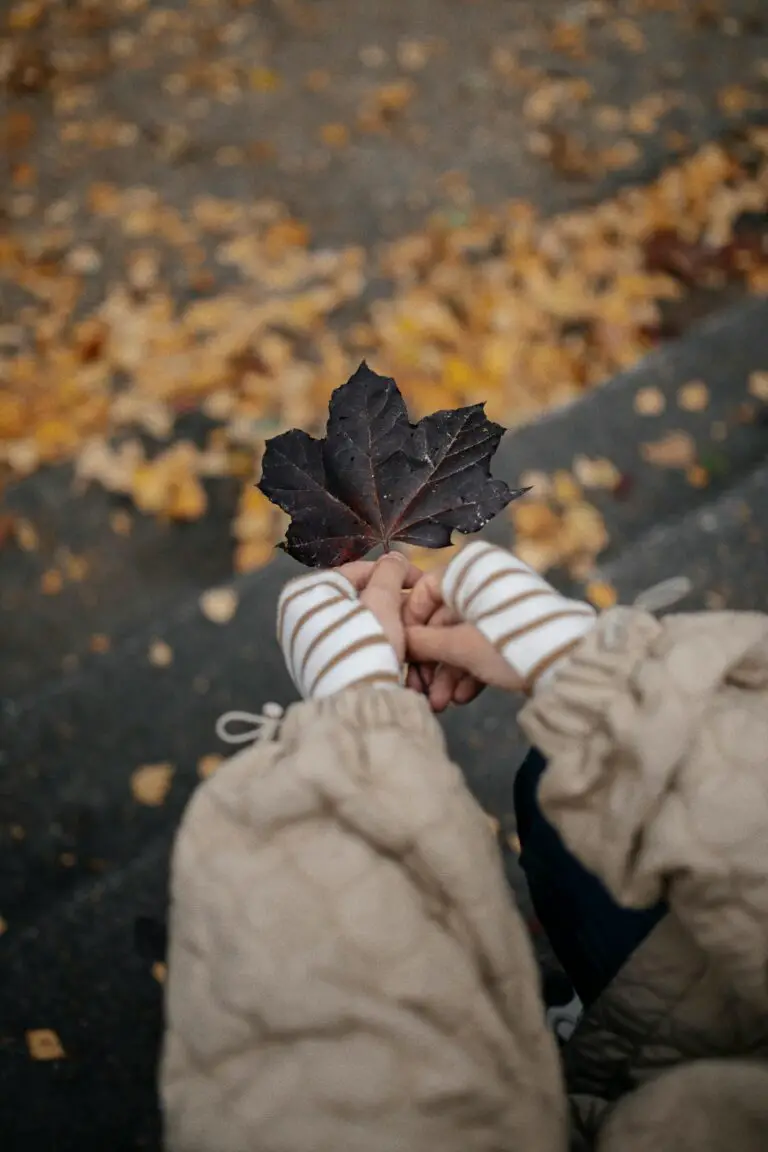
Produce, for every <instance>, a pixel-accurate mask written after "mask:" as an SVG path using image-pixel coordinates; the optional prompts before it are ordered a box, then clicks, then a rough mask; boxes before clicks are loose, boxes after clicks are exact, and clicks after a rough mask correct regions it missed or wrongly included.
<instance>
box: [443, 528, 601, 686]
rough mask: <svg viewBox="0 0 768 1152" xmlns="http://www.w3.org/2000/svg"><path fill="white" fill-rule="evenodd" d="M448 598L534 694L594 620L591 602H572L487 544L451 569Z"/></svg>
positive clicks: (466, 553)
mask: <svg viewBox="0 0 768 1152" xmlns="http://www.w3.org/2000/svg"><path fill="white" fill-rule="evenodd" d="M443 598H444V599H445V602H446V604H448V605H449V606H450V607H451V608H453V610H454V611H455V612H456V613H458V615H459V616H461V618H462V619H463V620H466V621H468V622H469V623H471V624H474V625H475V627H476V628H477V629H478V630H479V631H480V632H482V634H483V635H484V636H485V637H486V639H487V640H490V642H491V643H492V644H493V646H494V647H495V648H496V649H497V651H499V652H500V653H501V655H502V656H503V657H504V659H505V660H506V661H507V663H508V664H509V665H510V666H511V667H512V668H513V669H514V670H515V672H517V673H518V675H519V676H520V677H521V678H522V680H523V681H524V682H525V684H526V685H527V687H528V688H529V689H531V690H532V689H533V688H534V687H535V686H536V685H537V684H541V683H544V682H546V681H547V680H549V679H550V678H551V677H552V676H553V675H554V673H555V671H556V670H557V668H558V667H559V666H560V663H561V662H562V660H563V658H564V657H566V656H567V655H568V653H569V652H570V651H571V650H572V649H573V648H575V647H576V645H577V644H578V642H579V641H580V640H581V638H582V637H583V636H585V635H586V633H587V632H589V631H590V629H591V628H592V627H593V625H594V622H595V611H594V609H593V608H592V607H590V605H589V604H584V603H582V602H581V601H578V600H567V599H566V598H565V597H564V596H561V595H560V593H559V592H557V591H555V589H554V588H553V587H552V586H551V584H548V583H547V581H546V580H544V579H543V577H541V576H539V574H538V573H537V572H534V571H533V569H532V568H529V567H528V566H527V564H524V563H523V562H522V560H518V559H517V557H516V556H513V555H512V553H510V552H507V551H506V550H505V549H503V548H496V547H494V546H493V545H492V544H486V543H484V542H483V541H476V542H475V543H474V544H470V545H468V546H467V547H466V548H464V549H462V551H461V552H459V554H458V555H457V556H456V557H455V558H454V559H453V560H452V561H451V563H450V564H449V565H448V567H447V569H446V571H445V575H444V576H443Z"/></svg>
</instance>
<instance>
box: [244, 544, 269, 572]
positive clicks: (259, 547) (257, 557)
mask: <svg viewBox="0 0 768 1152" xmlns="http://www.w3.org/2000/svg"><path fill="white" fill-rule="evenodd" d="M274 558H275V545H274V543H273V542H272V541H271V540H269V539H261V540H259V539H255V540H244V541H243V542H242V543H241V544H239V545H238V546H237V548H236V549H235V571H236V572H256V571H258V569H259V568H264V567H266V565H267V564H269V563H271V561H272V560H274Z"/></svg>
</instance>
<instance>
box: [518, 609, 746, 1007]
mask: <svg viewBox="0 0 768 1152" xmlns="http://www.w3.org/2000/svg"><path fill="white" fill-rule="evenodd" d="M520 720H521V724H522V727H523V728H524V730H525V732H526V734H527V735H528V737H529V738H530V739H531V741H533V743H535V744H536V746H537V747H538V748H539V749H540V750H541V751H542V753H544V755H545V756H546V757H547V758H548V767H547V770H546V772H545V773H544V776H543V777H542V780H541V784H540V789H539V800H540V803H541V806H542V809H543V811H544V812H545V813H546V815H547V817H548V818H549V819H550V820H551V822H552V823H553V824H554V825H555V826H556V828H557V829H558V831H559V832H560V835H561V836H562V838H563V840H564V842H565V843H566V844H567V845H568V847H569V848H570V849H571V851H572V852H573V853H574V854H575V855H576V856H577V857H578V858H579V859H580V860H581V862H582V863H583V864H584V865H585V866H586V867H587V868H589V869H590V870H591V871H593V872H594V873H596V874H597V875H598V876H599V877H600V878H601V879H602V881H603V882H604V884H605V885H606V887H607V888H608V889H609V891H610V892H611V893H612V895H613V896H614V898H615V899H616V900H617V901H618V902H619V903H621V904H623V905H626V906H630V907H644V906H649V905H651V904H653V903H655V902H656V901H657V900H659V899H660V898H662V897H664V898H666V900H667V901H668V903H669V905H670V907H671V909H672V910H673V912H674V913H675V915H676V916H677V917H678V919H679V921H680V922H681V923H682V924H683V926H684V927H685V929H686V930H687V931H688V932H689V933H690V935H691V936H692V938H693V939H694V940H695V942H696V943H697V945H698V946H699V947H701V948H702V949H703V950H704V952H705V953H706V954H707V955H708V956H709V957H710V958H711V959H712V961H713V963H715V965H716V967H717V968H718V970H719V971H720V972H721V974H722V975H723V976H724V977H725V978H726V980H727V982H728V985H729V986H730V987H732V988H733V989H734V991H735V992H736V993H737V994H738V995H740V996H743V997H746V998H747V1000H748V1001H749V1002H750V1003H752V1004H753V1005H754V1006H756V1007H758V1006H759V1007H760V1008H762V1009H765V1007H766V1005H768V884H767V883H766V877H767V876H768V618H767V617H765V616H762V615H759V614H756V613H707V614H700V615H699V614H695V615H679V616H669V617H666V618H665V619H664V620H663V621H657V620H656V619H655V618H653V617H651V616H648V615H646V614H644V613H642V612H638V611H634V610H631V609H615V610H613V611H612V612H610V613H606V615H605V616H604V617H603V618H602V619H601V620H600V622H599V624H598V625H597V627H596V628H595V629H594V631H593V632H592V633H590V634H589V635H588V637H587V638H586V639H585V640H584V641H583V642H582V644H581V645H580V647H579V648H578V649H577V650H576V651H575V652H574V654H573V655H572V657H571V658H570V659H569V661H568V662H567V664H566V665H564V666H563V668H562V669H561V670H560V672H559V673H558V675H557V677H556V678H555V679H554V680H553V681H552V683H551V684H550V685H548V686H547V687H546V688H543V689H542V690H541V691H540V693H538V694H537V695H536V696H534V698H533V699H532V700H531V701H530V702H529V703H528V704H527V705H526V707H525V708H524V709H523V712H522V713H521V717H520Z"/></svg>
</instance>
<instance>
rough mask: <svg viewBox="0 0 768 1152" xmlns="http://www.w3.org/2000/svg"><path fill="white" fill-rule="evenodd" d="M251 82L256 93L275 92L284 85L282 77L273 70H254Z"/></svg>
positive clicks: (252, 70)
mask: <svg viewBox="0 0 768 1152" xmlns="http://www.w3.org/2000/svg"><path fill="white" fill-rule="evenodd" d="M249 80H250V85H251V88H252V89H253V91H254V92H274V91H276V90H277V89H278V88H279V87H280V85H281V84H282V80H281V78H280V76H279V75H278V73H277V72H275V71H274V70H273V69H272V68H252V69H251V74H250V77H249Z"/></svg>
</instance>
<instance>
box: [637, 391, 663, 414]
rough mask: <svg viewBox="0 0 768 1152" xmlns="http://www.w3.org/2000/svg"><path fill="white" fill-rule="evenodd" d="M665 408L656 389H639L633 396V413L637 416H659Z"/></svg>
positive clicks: (661, 394)
mask: <svg viewBox="0 0 768 1152" xmlns="http://www.w3.org/2000/svg"><path fill="white" fill-rule="evenodd" d="M666 406H667V402H666V400H665V399H664V393H663V392H660V391H659V389H658V388H641V389H640V390H639V391H638V392H637V393H636V395H635V412H637V414H638V415H639V416H660V415H661V413H662V412H663V411H664V409H665V408H666Z"/></svg>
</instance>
